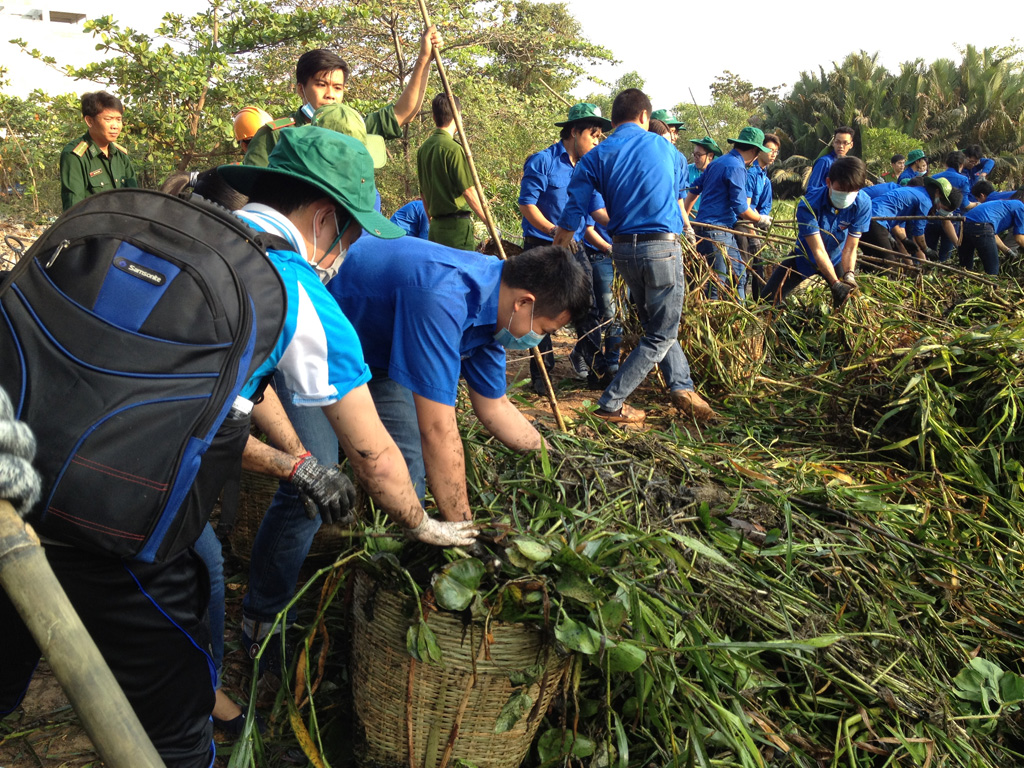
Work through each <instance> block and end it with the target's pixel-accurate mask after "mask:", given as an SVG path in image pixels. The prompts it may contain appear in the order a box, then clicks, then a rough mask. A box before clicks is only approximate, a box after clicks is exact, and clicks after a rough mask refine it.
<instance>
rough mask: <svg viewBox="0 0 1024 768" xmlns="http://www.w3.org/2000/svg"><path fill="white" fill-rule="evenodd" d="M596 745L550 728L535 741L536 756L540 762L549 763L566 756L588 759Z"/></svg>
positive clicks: (585, 738)
mask: <svg viewBox="0 0 1024 768" xmlns="http://www.w3.org/2000/svg"><path fill="white" fill-rule="evenodd" d="M596 748H597V745H596V744H595V743H594V742H593V741H591V740H590V739H588V738H587V737H586V736H583V735H581V734H578V733H577V734H576V735H575V736H573V734H572V732H571V731H563V730H562V729H561V728H550V729H548V730H546V731H544V733H542V734H541V736H540V738H539V739H537V755H538V757H540V759H541V762H544V763H549V762H553V761H555V760H558V759H559V758H561V757H564V756H566V755H572V756H573V757H590V756H591V755H593V754H594V750H595V749H596Z"/></svg>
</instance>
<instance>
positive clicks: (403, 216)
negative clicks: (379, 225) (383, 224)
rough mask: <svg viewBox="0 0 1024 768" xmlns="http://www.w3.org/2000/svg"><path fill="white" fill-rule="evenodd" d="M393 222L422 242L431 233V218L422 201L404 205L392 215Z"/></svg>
mask: <svg viewBox="0 0 1024 768" xmlns="http://www.w3.org/2000/svg"><path fill="white" fill-rule="evenodd" d="M391 221H392V223H394V224H397V225H398V226H400V227H401V228H402V229H404V230H405V231H406V233H407V234H409V235H411V236H412V237H418V238H420V239H421V240H426V239H427V235H428V233H429V232H430V217H429V216H427V209H426V208H424V207H423V201H422V200H413V201H411V202H408V203H406V204H405V205H403V206H402V207H401V208H399V209H398V210H397V211H395V212H394V213H393V214H392V215H391Z"/></svg>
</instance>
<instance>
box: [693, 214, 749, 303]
mask: <svg viewBox="0 0 1024 768" xmlns="http://www.w3.org/2000/svg"><path fill="white" fill-rule="evenodd" d="M700 236H701V237H702V238H703V239H702V240H698V241H697V253H700V254H703V255H704V256H706V257H707V260H708V266H709V267H711V268H712V269H713V270H714V271H715V273H716V274H717V275H718V279H717V280H715V279H712V280H711V282H710V283H708V298H711V299H717V298H718V293H719V290H718V286H719V284H722V285H733V286H735V288H736V295H737V296H738V297H739V300H740V301H743V300H744V299H745V298H746V297H747V289H746V275H747V264H746V262H745V261H743V256H742V255H741V254H740V250H739V248H738V247H737V245H736V236H735V235H731V234H729V233H728V232H720V231H719V230H717V229H702V230H701V232H700ZM727 254H728V256H729V264H728V265H727V264H726V262H725V257H726V255H727ZM730 273H731V276H730Z"/></svg>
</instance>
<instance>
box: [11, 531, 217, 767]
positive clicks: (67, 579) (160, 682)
mask: <svg viewBox="0 0 1024 768" xmlns="http://www.w3.org/2000/svg"><path fill="white" fill-rule="evenodd" d="M46 557H47V559H48V560H49V563H50V566H51V567H52V568H53V572H54V574H56V576H57V579H58V581H60V583H61V586H63V587H64V591H65V592H66V593H67V595H68V598H69V599H70V601H71V604H72V605H73V606H74V607H75V610H76V611H77V612H78V615H79V616H80V617H81V619H82V623H83V624H84V625H85V628H86V629H87V630H88V632H89V634H90V635H91V636H92V639H93V640H94V641H95V642H96V645H97V646H98V647H99V650H100V653H101V654H102V655H103V658H104V659H105V660H106V662H107V665H108V666H109V667H110V670H111V672H113V673H114V677H115V678H116V679H117V682H118V684H119V685H120V686H121V689H122V690H123V691H124V693H125V695H126V696H127V697H128V701H129V702H131V705H132V708H133V709H134V710H135V714H136V715H137V716H138V718H139V721H140V722H141V723H142V727H143V728H144V729H145V731H146V733H147V734H148V735H149V738H150V739H151V740H152V742H153V746H154V747H156V750H157V752H159V753H160V756H161V757H162V758H163V761H164V763H165V764H166V765H167V768H206V767H207V766H209V765H210V764H211V762H212V760H213V751H212V748H213V742H212V736H213V726H212V724H211V722H210V713H211V712H212V711H213V700H214V684H213V664H212V662H211V660H210V656H209V655H208V652H207V649H208V648H209V646H210V638H209V629H208V627H207V624H206V605H207V601H208V600H209V596H210V584H209V580H208V578H207V575H206V569H205V567H204V566H203V563H202V561H201V560H200V559H199V557H198V556H197V555H196V554H195V553H194V552H192V551H191V550H186V551H185V552H182V553H181V554H180V555H178V556H177V557H174V558H172V559H171V560H169V561H167V562H165V563H140V562H135V561H123V560H120V559H118V558H112V557H104V556H101V555H94V554H92V553H89V552H84V551H82V550H80V549H77V548H74V547H63V546H55V545H48V546H46ZM0 628H2V629H0V631H2V633H3V651H2V659H0V714H4V713H7V712H10V711H12V710H13V709H14V708H15V707H17V706H18V704H19V703H20V702H21V699H22V697H23V696H24V694H25V689H26V688H27V686H28V682H29V680H30V679H31V677H32V672H33V671H34V669H35V667H36V664H37V663H38V662H39V657H40V651H39V648H37V647H36V644H35V641H34V640H33V639H32V636H31V634H30V633H29V631H28V629H27V628H26V627H25V624H24V623H23V622H22V620H21V617H20V616H19V615H18V613H17V612H16V611H15V609H14V606H13V605H12V604H11V601H10V600H9V599H8V598H7V595H6V594H5V593H4V592H3V590H0Z"/></svg>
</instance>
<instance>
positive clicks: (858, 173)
mask: <svg viewBox="0 0 1024 768" xmlns="http://www.w3.org/2000/svg"><path fill="white" fill-rule="evenodd" d="M828 178H829V180H830V181H831V182H832V183H833V184H839V185H841V186H843V187H845V188H846V189H848V190H854V189H863V188H864V187H866V186H867V184H868V167H867V166H866V165H864V161H863V160H861V159H860V158H859V157H853V156H852V155H847V156H846V157H840V158H837V159H836V161H835V162H834V163H832V167H831V168H829V169H828Z"/></svg>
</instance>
